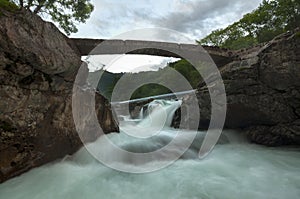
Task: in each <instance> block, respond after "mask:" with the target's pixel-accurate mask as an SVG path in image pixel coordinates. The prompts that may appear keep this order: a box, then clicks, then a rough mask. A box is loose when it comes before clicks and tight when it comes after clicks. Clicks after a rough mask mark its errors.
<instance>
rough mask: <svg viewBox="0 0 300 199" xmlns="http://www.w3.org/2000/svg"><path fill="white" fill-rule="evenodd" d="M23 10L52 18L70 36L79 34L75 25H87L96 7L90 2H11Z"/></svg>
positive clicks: (68, 0)
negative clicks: (78, 23)
mask: <svg viewBox="0 0 300 199" xmlns="http://www.w3.org/2000/svg"><path fill="white" fill-rule="evenodd" d="M11 1H13V2H15V3H17V4H18V5H19V6H20V7H21V8H23V9H29V10H31V11H32V12H33V13H35V14H41V15H43V16H45V15H46V16H50V17H51V19H52V20H53V21H54V22H57V23H58V24H59V26H60V27H61V28H62V29H63V30H64V31H65V32H66V34H68V35H69V34H70V33H72V32H77V31H78V29H77V28H76V25H75V23H76V22H80V23H85V22H86V20H87V19H88V18H89V17H90V15H91V13H92V11H93V10H94V6H93V5H92V4H91V3H90V0H63V1H62V0H11Z"/></svg>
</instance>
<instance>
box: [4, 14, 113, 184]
mask: <svg viewBox="0 0 300 199" xmlns="http://www.w3.org/2000/svg"><path fill="white" fill-rule="evenodd" d="M80 59H81V58H80V55H79V53H77V49H76V47H74V46H73V45H72V42H71V41H69V40H68V38H67V37H66V36H65V35H63V34H62V33H61V32H59V30H58V29H57V28H56V27H55V26H54V25H53V24H51V23H47V22H44V21H42V20H41V18H40V17H38V16H36V15H34V14H32V13H30V12H28V11H18V12H16V13H9V12H5V11H1V15H0V100H1V103H0V157H1V159H0V182H3V181H5V180H7V179H9V178H11V177H14V176H16V175H19V174H22V173H23V172H25V171H27V170H29V169H31V168H34V167H37V166H40V165H42V164H45V163H48V162H50V161H53V160H55V159H57V158H62V157H64V156H65V155H67V154H72V153H74V152H76V150H78V149H79V147H81V146H82V142H81V140H80V139H79V136H78V134H77V131H76V129H75V125H74V120H73V115H72V88H73V83H74V79H75V78H74V77H75V76H74V75H75V74H76V73H77V70H78V68H79V67H80V66H81V64H82V63H81V61H80ZM83 71H85V72H86V73H87V72H88V70H87V69H86V68H85V69H83ZM86 76H87V75H86ZM83 82H84V79H82V82H81V84H82V86H84V85H83ZM77 89H79V92H81V93H82V95H85V96H87V98H88V96H91V93H92V92H93V91H92V90H89V89H86V88H85V89H81V88H80V87H78V88H77ZM95 99H96V113H97V114H98V115H97V119H98V121H94V122H99V123H100V125H101V127H102V129H103V131H104V132H105V133H108V132H116V131H118V126H117V124H116V122H115V120H114V119H113V115H112V111H111V108H110V106H109V104H108V103H107V101H106V100H105V98H104V97H102V96H100V95H98V94H96V97H95ZM85 109H86V110H92V109H95V107H93V106H92V105H91V104H89V103H86V104H85ZM85 121H86V124H85V125H86V126H87V129H89V131H90V132H93V130H95V129H94V126H93V124H91V117H87V118H85ZM97 136H98V134H97V133H96V132H95V133H94V134H89V137H87V138H86V140H87V141H93V140H95V139H96V138H97Z"/></svg>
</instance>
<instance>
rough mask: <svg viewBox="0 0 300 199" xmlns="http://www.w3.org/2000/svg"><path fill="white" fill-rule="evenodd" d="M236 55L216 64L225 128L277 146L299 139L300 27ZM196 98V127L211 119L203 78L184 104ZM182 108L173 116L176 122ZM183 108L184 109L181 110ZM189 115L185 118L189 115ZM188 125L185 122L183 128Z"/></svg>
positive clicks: (206, 124) (297, 142) (176, 123)
mask: <svg viewBox="0 0 300 199" xmlns="http://www.w3.org/2000/svg"><path fill="white" fill-rule="evenodd" d="M235 54H236V55H237V57H236V59H235V60H234V61H233V62H231V63H229V64H227V65H225V66H224V67H222V68H220V72H221V76H222V78H223V82H224V85H225V89H226V95H227V115H226V121H225V128H232V129H243V131H244V132H247V135H248V137H249V139H250V140H251V141H253V142H255V143H258V144H263V145H268V146H280V145H288V144H298V145H299V144H300V31H299V29H298V30H295V31H294V32H288V33H286V34H283V35H280V36H278V37H276V38H274V40H272V41H271V42H269V43H267V44H265V45H261V46H257V47H254V48H251V49H244V50H240V51H237V52H235ZM193 100H198V104H199V107H200V109H201V110H200V117H201V119H200V122H199V121H194V122H195V123H199V127H200V128H207V126H208V124H209V120H210V115H211V114H210V112H211V110H210V107H211V102H210V97H209V93H208V89H207V87H206V85H205V83H201V84H200V85H199V86H198V89H197V99H193V98H191V97H190V98H187V99H186V100H184V102H183V105H182V109H187V107H188V104H190V103H191V102H192V101H193ZM180 111H181V110H178V111H177V114H176V116H175V119H174V126H177V127H178V126H179V122H180V119H181V118H180ZM184 111H187V110H184ZM191 119H192V118H183V121H184V120H191ZM186 128H188V127H186Z"/></svg>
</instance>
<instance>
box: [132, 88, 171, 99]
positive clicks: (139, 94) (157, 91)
mask: <svg viewBox="0 0 300 199" xmlns="http://www.w3.org/2000/svg"><path fill="white" fill-rule="evenodd" d="M166 93H171V90H170V89H168V88H166V87H164V86H162V85H159V84H146V85H143V86H141V87H140V88H138V89H137V90H135V91H134V92H133V94H132V96H131V99H139V98H143V97H150V96H156V95H162V94H166Z"/></svg>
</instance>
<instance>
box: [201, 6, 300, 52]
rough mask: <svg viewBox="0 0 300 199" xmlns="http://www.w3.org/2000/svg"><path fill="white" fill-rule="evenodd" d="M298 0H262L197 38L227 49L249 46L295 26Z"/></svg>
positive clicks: (297, 24)
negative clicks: (257, 5) (245, 11)
mask: <svg viewBox="0 0 300 199" xmlns="http://www.w3.org/2000/svg"><path fill="white" fill-rule="evenodd" d="M299 21H300V1H299V0H263V2H262V3H261V4H260V6H259V7H258V8H257V9H255V10H254V11H252V12H251V13H249V14H246V15H244V16H243V18H242V19H241V20H239V21H238V22H235V23H234V24H232V25H229V26H228V27H227V28H225V29H218V30H215V31H213V32H212V33H211V34H209V35H208V36H206V37H205V38H203V39H201V40H200V41H197V42H198V43H199V44H201V45H215V46H220V47H224V48H229V49H240V48H245V47H251V46H254V45H256V44H257V43H263V42H267V41H270V40H271V39H273V38H274V37H275V36H277V35H278V34H281V33H283V32H286V31H288V30H293V29H295V28H297V27H299Z"/></svg>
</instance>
